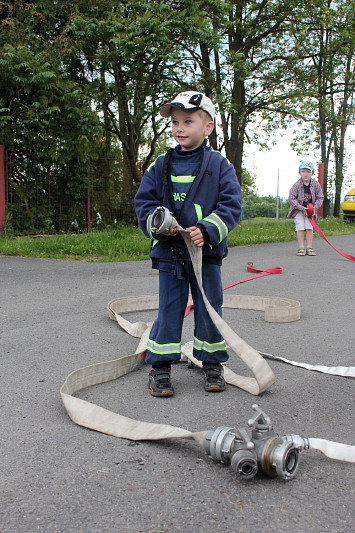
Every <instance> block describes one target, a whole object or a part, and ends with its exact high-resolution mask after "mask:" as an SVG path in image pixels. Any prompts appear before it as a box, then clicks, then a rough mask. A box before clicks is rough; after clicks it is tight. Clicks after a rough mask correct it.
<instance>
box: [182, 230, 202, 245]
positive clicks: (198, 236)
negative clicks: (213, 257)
mask: <svg viewBox="0 0 355 533" xmlns="http://www.w3.org/2000/svg"><path fill="white" fill-rule="evenodd" d="M186 229H187V230H188V231H190V237H191V240H192V242H193V243H194V244H195V245H196V246H203V245H204V244H205V241H204V238H203V235H202V231H201V230H200V228H197V227H196V226H191V228H186Z"/></svg>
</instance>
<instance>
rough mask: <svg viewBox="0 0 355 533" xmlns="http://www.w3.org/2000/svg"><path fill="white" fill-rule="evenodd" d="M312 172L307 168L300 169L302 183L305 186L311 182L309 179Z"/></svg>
mask: <svg viewBox="0 0 355 533" xmlns="http://www.w3.org/2000/svg"><path fill="white" fill-rule="evenodd" d="M313 174H314V172H312V170H309V169H308V168H300V176H301V178H302V181H303V183H305V184H306V185H308V184H309V182H310V181H311V177H312V176H313Z"/></svg>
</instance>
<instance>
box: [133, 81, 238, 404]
mask: <svg viewBox="0 0 355 533" xmlns="http://www.w3.org/2000/svg"><path fill="white" fill-rule="evenodd" d="M160 114H161V115H162V116H163V117H165V118H169V117H171V124H172V136H173V138H174V140H175V141H176V142H177V143H178V144H177V146H176V147H175V148H174V149H172V148H171V149H169V150H168V152H167V153H166V154H165V155H164V156H160V157H158V159H157V160H156V161H155V163H154V164H152V165H151V166H150V167H149V169H148V170H147V171H146V172H145V173H144V176H143V178H142V182H141V185H140V187H139V190H138V192H137V195H136V198H135V209H136V213H137V217H138V222H139V225H140V227H141V229H142V231H143V233H144V234H145V236H146V237H148V238H150V239H151V246H150V257H151V259H152V267H153V268H156V269H158V270H159V312H158V318H157V319H156V320H155V322H154V324H153V326H152V329H151V332H150V335H149V339H148V342H147V349H146V359H145V361H146V363H147V364H149V365H152V368H151V370H150V372H149V383H148V386H149V389H150V393H151V394H152V396H160V397H166V396H172V395H173V394H174V388H173V386H172V383H171V363H172V362H173V361H178V360H179V359H180V357H181V334H182V326H183V320H184V313H185V309H186V305H187V300H188V296H189V289H191V294H192V298H193V301H194V319H195V328H194V342H193V355H194V357H196V359H198V360H200V361H202V364H203V373H204V387H205V390H206V391H209V392H217V391H222V390H224V389H225V386H226V385H225V380H224V373H223V367H222V364H221V363H225V362H226V361H227V360H228V353H227V349H226V343H225V341H224V339H223V337H222V336H221V334H220V333H219V331H218V329H217V328H216V326H215V325H214V324H213V322H212V320H211V318H210V316H209V314H208V313H207V310H206V307H205V304H204V302H203V300H202V295H201V291H200V289H199V287H198V284H197V280H196V277H195V274H194V271H193V267H192V262H191V259H190V255H189V252H188V250H187V247H186V244H185V242H184V240H183V238H182V236H181V235H180V234H179V233H178V232H177V230H176V228H174V229H170V230H167V231H165V232H164V233H159V234H157V233H154V232H153V231H152V227H151V221H152V214H153V213H154V211H155V209H156V208H157V207H160V206H164V207H166V208H168V209H169V211H170V212H171V213H172V214H173V216H174V218H175V219H176V220H177V222H178V223H179V224H180V226H182V227H183V228H185V229H187V230H189V231H190V237H191V240H192V241H193V243H194V244H195V245H196V246H200V247H202V257H203V264H202V278H203V288H204V291H205V294H206V296H207V298H208V300H209V302H210V303H211V305H212V306H213V308H214V309H215V310H216V311H217V312H218V313H219V314H220V315H222V302H223V288H222V281H221V265H222V260H223V258H224V257H226V255H227V253H228V248H227V236H228V233H229V232H230V231H231V230H232V229H233V228H234V227H235V226H236V225H237V223H238V221H239V218H240V214H241V208H242V194H241V189H240V186H239V183H238V179H237V177H236V174H235V170H234V168H233V166H232V165H231V163H230V162H229V161H228V160H227V159H226V158H225V157H223V156H222V155H221V154H220V153H219V152H215V151H213V150H211V148H210V147H209V146H207V137H208V136H209V135H210V134H211V133H212V131H213V128H214V118H215V108H214V105H213V103H212V101H211V100H210V99H209V98H208V97H206V96H205V95H204V94H202V93H199V92H196V91H186V92H182V93H180V94H178V95H177V97H176V98H175V99H174V100H173V101H172V102H170V103H167V104H165V105H163V106H162V108H161V109H160Z"/></svg>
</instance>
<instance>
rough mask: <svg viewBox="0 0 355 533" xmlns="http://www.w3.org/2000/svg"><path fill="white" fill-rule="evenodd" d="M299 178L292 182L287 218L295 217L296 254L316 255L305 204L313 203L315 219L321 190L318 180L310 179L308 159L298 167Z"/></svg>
mask: <svg viewBox="0 0 355 533" xmlns="http://www.w3.org/2000/svg"><path fill="white" fill-rule="evenodd" d="M299 174H300V176H301V177H300V179H299V180H298V181H296V183H294V184H293V185H292V187H291V189H290V194H289V202H290V210H289V212H288V215H287V216H288V217H289V218H294V219H295V229H296V233H297V242H298V252H297V255H306V254H307V255H311V256H312V255H316V252H315V251H314V250H313V248H312V244H313V227H312V224H311V223H310V221H309V220H308V211H307V205H308V204H313V208H314V213H313V216H312V218H315V219H317V211H318V209H319V208H320V207H321V205H322V203H323V199H324V196H323V192H322V188H321V186H320V185H319V183H318V181H316V180H315V179H312V176H313V174H314V165H313V163H311V162H309V161H302V163H301V165H300V168H299ZM305 232H306V251H305V249H304V233H305Z"/></svg>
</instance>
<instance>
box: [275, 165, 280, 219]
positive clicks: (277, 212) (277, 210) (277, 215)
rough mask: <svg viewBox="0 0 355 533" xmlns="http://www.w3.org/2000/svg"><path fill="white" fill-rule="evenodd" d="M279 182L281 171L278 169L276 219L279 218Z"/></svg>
mask: <svg viewBox="0 0 355 533" xmlns="http://www.w3.org/2000/svg"><path fill="white" fill-rule="evenodd" d="M279 181H280V169H279V168H278V169H277V192H276V218H277V219H278V218H279Z"/></svg>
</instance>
